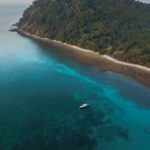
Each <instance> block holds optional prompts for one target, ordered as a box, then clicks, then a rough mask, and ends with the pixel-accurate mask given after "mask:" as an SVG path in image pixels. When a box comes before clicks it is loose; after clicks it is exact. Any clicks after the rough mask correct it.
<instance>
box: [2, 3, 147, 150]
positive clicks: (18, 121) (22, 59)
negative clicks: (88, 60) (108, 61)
mask: <svg viewBox="0 0 150 150" xmlns="http://www.w3.org/2000/svg"><path fill="white" fill-rule="evenodd" d="M24 8H25V6H4V5H1V6H0V150H150V89H149V88H146V87H144V86H143V85H141V84H139V83H137V82H136V81H134V80H132V79H131V78H129V77H125V76H123V75H120V74H116V73H113V72H100V71H97V69H96V68H93V67H91V66H87V65H85V64H82V63H79V62H77V61H76V60H74V59H72V58H69V57H68V56H65V55H64V54H62V53H60V52H59V50H58V49H57V48H54V47H48V46H46V45H45V44H42V43H39V42H37V41H35V40H32V39H29V38H25V37H22V36H20V35H18V34H17V33H15V32H9V30H8V29H9V26H10V25H11V24H12V23H14V22H16V21H17V19H18V18H19V17H20V16H21V14H22V12H23V10H24ZM82 103H89V104H90V108H89V109H87V110H84V111H81V110H80V109H79V106H80V105H81V104H82Z"/></svg>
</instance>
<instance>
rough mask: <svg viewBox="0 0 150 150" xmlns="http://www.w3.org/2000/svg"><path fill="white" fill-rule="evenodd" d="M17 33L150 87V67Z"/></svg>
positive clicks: (59, 42)
mask: <svg viewBox="0 0 150 150" xmlns="http://www.w3.org/2000/svg"><path fill="white" fill-rule="evenodd" d="M16 31H17V32H18V33H19V34H21V35H23V36H27V37H30V38H33V39H36V40H39V41H42V42H46V43H47V44H49V45H51V46H55V47H58V48H60V51H63V52H65V54H67V55H69V56H71V57H74V58H76V59H78V60H79V61H82V62H84V63H86V64H89V65H94V66H96V67H97V68H98V69H99V70H102V71H112V72H117V73H121V74H124V75H125V76H129V77H131V78H132V79H135V80H136V81H138V82H139V83H142V84H143V85H145V86H147V87H150V68H148V67H145V66H142V65H137V64H132V63H127V62H123V61H119V60H117V59H114V58H112V57H111V56H108V55H100V54H99V53H97V52H94V51H92V50H89V49H84V48H80V47H78V46H74V45H70V44H67V43H62V42H61V41H57V40H51V39H48V38H43V37H40V36H37V35H32V34H30V33H28V32H26V31H23V30H21V29H19V28H18V29H16Z"/></svg>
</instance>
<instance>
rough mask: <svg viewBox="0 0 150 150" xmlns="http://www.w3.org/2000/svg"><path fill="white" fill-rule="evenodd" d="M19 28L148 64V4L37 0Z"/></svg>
mask: <svg viewBox="0 0 150 150" xmlns="http://www.w3.org/2000/svg"><path fill="white" fill-rule="evenodd" d="M18 26H19V28H21V29H23V30H24V31H27V32H29V33H32V34H36V35H38V36H42V37H47V38H50V39H56V40H60V41H62V42H66V43H69V44H73V45H77V46H80V47H83V48H87V49H91V50H94V51H98V52H99V53H100V54H107V55H110V56H112V57H114V58H117V59H119V60H123V61H126V62H132V63H136V64H141V65H145V66H148V67H150V5H149V4H144V3H140V2H137V1H135V0H37V1H34V2H33V4H32V5H31V6H30V7H29V8H28V9H27V10H25V12H24V14H23V17H22V18H21V19H20V21H19V23H18Z"/></svg>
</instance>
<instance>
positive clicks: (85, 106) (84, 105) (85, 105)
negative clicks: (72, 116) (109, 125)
mask: <svg viewBox="0 0 150 150" xmlns="http://www.w3.org/2000/svg"><path fill="white" fill-rule="evenodd" d="M87 107H89V104H82V105H81V106H80V109H84V108H87Z"/></svg>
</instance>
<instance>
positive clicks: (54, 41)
mask: <svg viewBox="0 0 150 150" xmlns="http://www.w3.org/2000/svg"><path fill="white" fill-rule="evenodd" d="M20 31H21V32H23V33H24V34H26V35H28V36H30V37H33V38H35V39H40V40H44V41H47V42H53V43H58V44H61V45H64V46H66V47H68V48H69V47H70V48H73V49H76V50H79V51H82V52H83V51H84V52H87V53H94V54H97V55H100V54H99V53H97V52H94V51H92V50H89V49H84V48H80V47H78V46H75V45H70V44H67V43H62V42H61V41H57V40H51V39H48V38H42V37H39V36H36V35H32V34H30V33H28V32H24V31H22V30H20ZM100 56H101V57H103V58H104V59H107V60H109V61H112V62H114V63H116V64H120V65H124V66H129V67H133V68H138V69H141V70H144V71H148V72H150V68H148V67H145V66H142V65H137V64H132V63H126V62H123V61H119V60H117V59H114V58H112V57H110V56H108V55H100Z"/></svg>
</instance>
